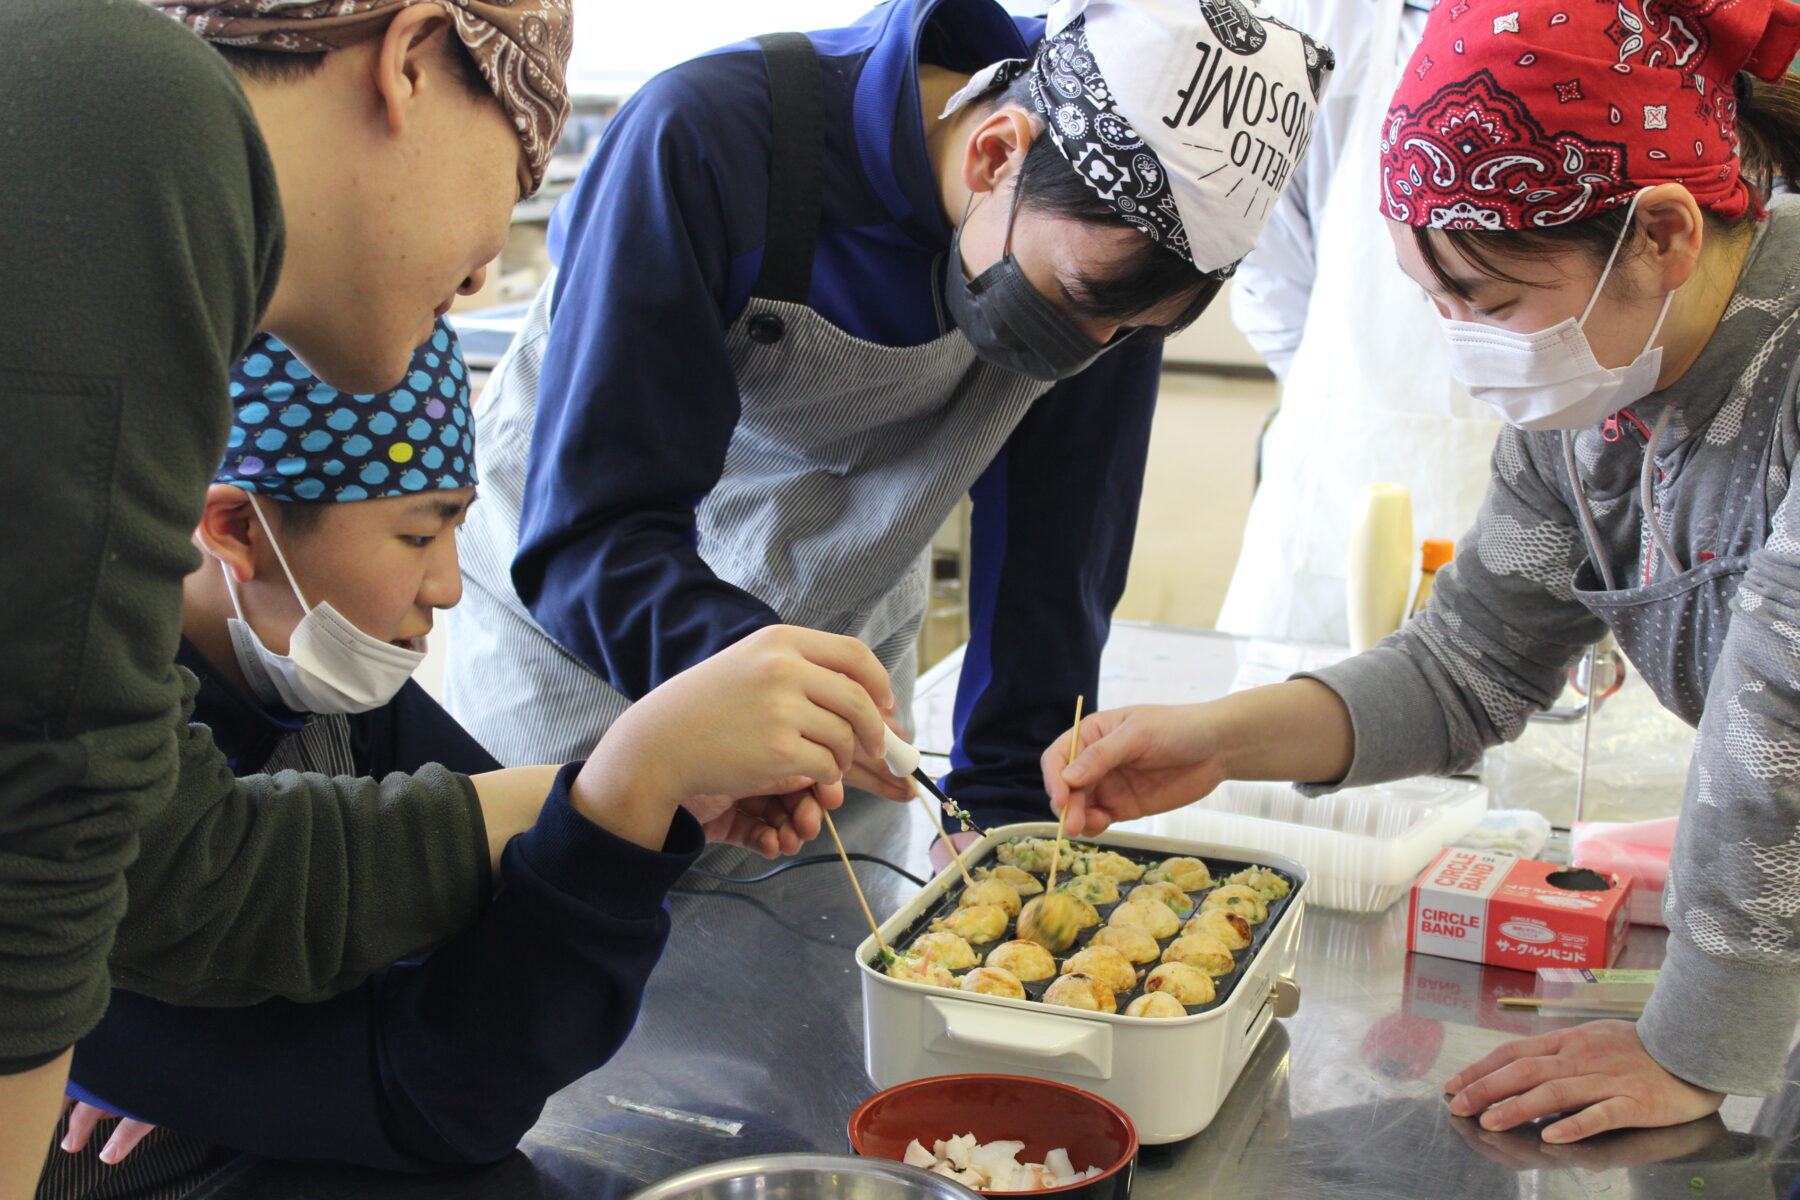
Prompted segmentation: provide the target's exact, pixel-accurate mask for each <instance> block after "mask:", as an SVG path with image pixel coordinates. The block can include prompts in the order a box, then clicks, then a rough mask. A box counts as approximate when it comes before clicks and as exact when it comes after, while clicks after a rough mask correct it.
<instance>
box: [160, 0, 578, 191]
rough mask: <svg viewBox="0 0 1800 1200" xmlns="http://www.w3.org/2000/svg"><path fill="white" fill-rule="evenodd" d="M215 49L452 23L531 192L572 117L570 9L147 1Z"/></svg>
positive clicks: (397, 0) (504, 3) (376, 0)
mask: <svg viewBox="0 0 1800 1200" xmlns="http://www.w3.org/2000/svg"><path fill="white" fill-rule="evenodd" d="M147 2H148V3H149V4H151V5H152V6H153V7H156V8H160V9H161V10H162V11H164V12H166V13H168V14H169V15H170V16H171V17H174V18H175V19H176V20H177V21H180V22H181V23H182V24H183V25H186V26H187V27H188V28H189V29H192V30H193V31H194V32H195V33H197V34H199V35H200V36H201V37H203V38H205V39H206V40H207V41H209V42H219V43H222V44H225V45H232V46H244V47H247V48H250V49H256V50H279V51H289V52H293V53H309V52H315V51H320V50H336V49H339V48H341V47H344V46H349V45H353V44H355V43H356V42H359V41H361V40H363V39H364V38H366V37H370V36H372V35H373V34H374V33H376V32H378V31H379V30H381V29H384V28H386V21H387V18H389V17H391V16H393V15H394V13H395V12H397V11H399V10H400V9H402V8H405V7H406V6H407V5H409V4H436V5H438V6H439V7H440V8H442V9H443V10H444V11H445V12H447V13H449V14H450V19H451V20H452V21H453V22H454V23H455V26H456V32H457V36H459V37H460V38H462V42H463V45H464V46H466V47H468V50H469V53H470V54H471V55H472V56H473V57H474V59H475V62H476V64H477V65H478V66H479V67H480V68H481V74H482V76H483V77H484V78H486V80H487V81H488V86H489V87H491V88H493V89H494V95H495V96H497V97H499V99H500V103H501V104H502V105H504V106H505V108H506V111H507V112H508V113H509V114H510V115H511V116H512V121H513V128H514V129H515V130H516V131H517V132H518V135H519V140H520V141H521V142H523V143H524V145H525V154H526V157H527V158H528V159H529V160H530V163H531V187H532V190H533V191H536V190H537V188H538V187H539V185H541V184H542V183H543V182H544V166H545V164H546V163H548V162H549V161H550V152H551V151H552V150H553V149H555V148H556V139H557V138H558V137H559V136H560V135H561V134H562V126H563V121H564V120H565V119H566V118H567V117H568V115H569V94H568V88H567V74H568V66H569V51H570V49H571V48H572V47H573V45H574V38H573V33H572V28H571V22H572V17H571V15H570V12H569V4H570V0H147Z"/></svg>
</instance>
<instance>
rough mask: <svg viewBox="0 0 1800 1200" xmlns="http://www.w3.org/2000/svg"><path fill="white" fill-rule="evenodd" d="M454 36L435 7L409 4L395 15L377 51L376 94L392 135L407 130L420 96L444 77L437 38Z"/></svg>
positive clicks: (374, 69) (447, 21)
mask: <svg viewBox="0 0 1800 1200" xmlns="http://www.w3.org/2000/svg"><path fill="white" fill-rule="evenodd" d="M439 36H443V37H449V36H452V33H451V29H450V17H449V15H448V14H446V13H445V12H444V10H443V9H442V8H439V7H438V6H437V5H435V4H409V5H407V6H406V7H405V8H402V9H401V10H400V11H399V12H397V13H395V14H394V19H393V20H391V21H389V22H388V27H387V31H386V32H385V33H383V34H382V35H381V43H380V45H379V46H378V47H377V48H376V51H375V56H374V64H373V66H372V68H371V69H372V70H373V71H374V73H375V79H374V83H375V94H376V96H377V98H378V103H379V104H380V106H381V117H382V119H383V120H384V121H385V122H386V124H387V128H388V132H389V133H390V134H397V133H399V132H401V130H403V129H404V128H405V127H406V122H407V120H408V118H410V117H411V115H412V113H413V111H414V108H415V106H416V105H417V103H418V101H419V99H420V97H422V96H423V95H424V94H425V91H426V88H427V87H428V86H429V85H433V84H435V83H437V81H439V80H440V79H441V78H442V77H443V69H442V68H443V60H442V58H441V57H437V56H436V47H435V45H434V39H436V38H437V37H439Z"/></svg>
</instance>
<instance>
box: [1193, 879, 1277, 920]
mask: <svg viewBox="0 0 1800 1200" xmlns="http://www.w3.org/2000/svg"><path fill="white" fill-rule="evenodd" d="M1209 908H1222V909H1224V910H1225V911H1227V912H1234V913H1236V914H1237V915H1238V916H1240V917H1242V918H1244V920H1246V921H1248V922H1250V923H1251V924H1252V925H1261V924H1262V923H1263V922H1264V921H1266V920H1268V919H1269V906H1268V905H1267V904H1264V903H1263V898H1262V897H1261V896H1259V895H1257V894H1256V893H1255V892H1253V891H1251V890H1250V889H1249V888H1247V887H1245V886H1244V885H1243V884H1241V883H1228V884H1226V885H1225V886H1224V887H1219V888H1214V889H1213V890H1212V891H1210V892H1208V893H1206V898H1205V899H1204V900H1202V901H1200V909H1201V911H1202V912H1204V911H1205V910H1207V909H1209Z"/></svg>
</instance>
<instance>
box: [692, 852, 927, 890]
mask: <svg viewBox="0 0 1800 1200" xmlns="http://www.w3.org/2000/svg"><path fill="white" fill-rule="evenodd" d="M849 857H850V861H852V862H866V863H874V864H875V865H876V866H878V867H886V868H887V869H888V870H890V871H892V872H894V873H895V874H896V875H901V876H904V877H905V878H907V879H910V880H912V882H913V883H915V884H917V885H918V886H920V887H924V886H925V883H926V881H925V880H923V879H920V878H919V877H918V876H917V875H914V874H913V873H912V872H911V871H908V870H907V869H906V868H905V867H902V866H900V865H899V864H897V863H891V862H889V861H888V860H887V859H885V858H877V857H876V856H875V855H873V854H862V853H859V852H857V851H852V852H851V853H850V856H849ZM838 861H839V860H838V856H837V855H835V854H809V855H807V856H806V857H805V858H796V859H794V860H793V861H791V862H784V863H782V864H781V865H780V866H779V867H776V868H775V869H774V870H772V871H765V872H763V873H762V874H761V875H723V874H720V873H719V872H717V871H708V870H706V869H704V868H702V867H689V868H688V869H687V873H688V874H689V875H699V876H702V877H704V878H707V879H716V880H718V881H719V882H720V883H762V882H763V881H764V880H768V879H773V878H775V876H777V875H780V874H783V873H784V872H787V871H792V870H794V869H796V868H798V867H816V866H818V865H819V864H820V863H835V862H838ZM669 890H670V891H672V892H695V891H709V890H711V889H708V888H690V887H683V886H681V885H680V884H676V885H675V886H674V887H672V888H670V889H669Z"/></svg>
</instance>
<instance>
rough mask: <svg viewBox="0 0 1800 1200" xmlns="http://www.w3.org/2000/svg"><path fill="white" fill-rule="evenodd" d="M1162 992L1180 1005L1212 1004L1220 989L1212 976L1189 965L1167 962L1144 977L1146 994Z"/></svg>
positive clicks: (1152, 969)
mask: <svg viewBox="0 0 1800 1200" xmlns="http://www.w3.org/2000/svg"><path fill="white" fill-rule="evenodd" d="M1156 992H1161V993H1165V994H1167V995H1169V996H1173V997H1174V998H1175V1001H1176V1003H1178V1004H1211V1003H1212V1001H1213V997H1214V996H1216V995H1218V989H1217V988H1215V987H1214V986H1213V981H1212V976H1211V975H1208V974H1207V973H1206V972H1205V971H1202V970H1201V969H1200V968H1199V967H1192V966H1189V965H1188V964H1187V963H1179V962H1166V963H1164V964H1163V965H1162V966H1160V967H1152V968H1151V969H1150V974H1148V975H1146V976H1144V994H1145V995H1150V994H1152V993H1156Z"/></svg>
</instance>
